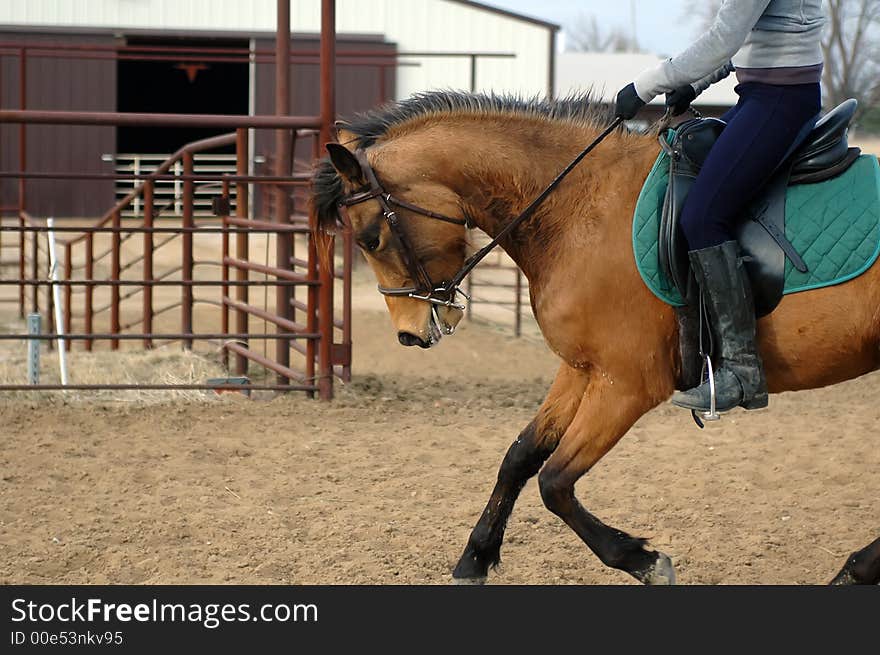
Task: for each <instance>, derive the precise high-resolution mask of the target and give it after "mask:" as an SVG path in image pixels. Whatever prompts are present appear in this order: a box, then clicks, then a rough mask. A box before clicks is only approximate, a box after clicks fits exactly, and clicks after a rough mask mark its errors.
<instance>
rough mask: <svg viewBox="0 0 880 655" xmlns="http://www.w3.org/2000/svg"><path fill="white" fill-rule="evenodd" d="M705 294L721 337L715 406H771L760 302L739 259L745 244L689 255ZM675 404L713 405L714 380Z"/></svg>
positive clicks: (698, 408) (683, 395)
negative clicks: (758, 321) (758, 322)
mask: <svg viewBox="0 0 880 655" xmlns="http://www.w3.org/2000/svg"><path fill="white" fill-rule="evenodd" d="M688 255H689V257H690V260H691V267H692V268H693V271H694V275H695V276H696V278H697V282H698V283H699V285H700V289H701V291H702V292H703V299H704V302H705V303H706V308H707V310H708V313H709V320H710V321H711V323H712V326H713V327H714V328H715V333H716V334H717V335H718V337H719V338H720V340H721V353H720V354H721V358H720V360H718V362H717V368H716V369H715V409H716V411H719V412H727V411H729V410H731V409H733V408H734V407H736V406H737V405H739V406H742V407H744V408H746V409H761V408H762V407H766V406H767V380H766V378H765V377H764V367H763V365H762V364H761V356H760V354H759V353H758V348H757V345H756V343H755V303H754V300H753V298H752V290H751V285H750V282H749V279H748V275H747V274H746V271H745V269H744V268H743V263H742V260H740V259H739V256H738V255H739V244H738V243H737V242H736V241H726V242H725V243H722V244H721V245H720V246H712V247H711V248H703V249H702V250H692V251H691V252H690V253H688ZM672 403H673V404H674V405H678V406H679V407H684V408H686V409H693V410H696V411H698V412H708V411H710V409H711V394H710V390H709V383H708V381H707V382H704V383H703V384H701V385H700V386H698V387H694V388H693V389H690V390H688V391H683V392H677V393H676V394H675V395H673V396H672Z"/></svg>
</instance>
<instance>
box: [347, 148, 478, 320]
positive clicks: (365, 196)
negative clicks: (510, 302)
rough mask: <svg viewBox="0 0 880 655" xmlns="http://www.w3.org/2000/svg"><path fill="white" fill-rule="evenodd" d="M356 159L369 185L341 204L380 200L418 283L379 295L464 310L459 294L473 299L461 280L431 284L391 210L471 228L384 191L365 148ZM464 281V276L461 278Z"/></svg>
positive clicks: (350, 204)
mask: <svg viewBox="0 0 880 655" xmlns="http://www.w3.org/2000/svg"><path fill="white" fill-rule="evenodd" d="M355 157H357V160H358V163H359V164H360V166H361V171H362V172H363V174H364V179H365V180H366V182H367V188H365V189H364V190H363V191H360V192H357V193H354V194H352V195H350V196H348V197H347V198H344V199H343V200H342V201H341V202H340V203H339V204H341V205H342V206H343V207H351V206H353V205H359V204H361V203H363V202H366V201H368V200H373V199H375V200H376V201H378V203H379V206H380V207H381V208H382V216H384V217H385V222H386V223H388V228H389V229H390V230H391V234H393V235H394V237H395V238H396V239H397V241H398V243H400V257H401V259H403V264H404V266H405V267H406V270H407V272H408V273H409V276H410V277H411V278H412V280H413V282H414V283H415V285H414V286H411V287H383V286H382V285H381V284H380V285H379V293H381V294H383V295H385V296H398V297H400V296H404V297H407V298H414V299H415V300H422V301H424V302H428V303H431V304H432V305H441V306H444V307H455V308H456V309H464V305H462V304H461V303H458V302H456V296H457V294H459V293H460V294H462V295H463V296H464V297H465V298H467V299H468V300H470V298H468V296H467V294H465V293H464V292H463V291H462V290H461V289H460V288H459V284H460V283H461V282H460V281H459V282H458V283H457V284H455V285H454V286H450V285H449V283H446V282H444V283H442V284H439V285H436V284H434V283H433V282H432V281H431V276H430V275H428V272H427V271H426V270H425V267H424V266H423V265H422V262H421V260H420V259H419V258H418V256H417V255H416V252H415V249H414V248H413V245H412V242H411V241H410V240H409V237H408V236H407V234H406V232H405V231H404V229H403V226H402V225H401V224H400V218H399V217H398V216H397V212H395V211H394V209H392V205H394V206H397V207H402V208H403V209H408V210H409V211H411V212H413V213H415V214H420V215H422V216H426V217H428V218H433V219H434V220H438V221H443V222H445V223H452V224H453V225H461V226H462V227H468V222H467V220H466V219H463V218H452V217H451V216H444V215H443V214H438V213H437V212H434V211H431V210H430V209H425V208H424V207H419V206H418V205H414V204H412V203H409V202H406V201H405V200H400V199H398V198H395V197H394V196H392V195H391V194H390V193H388V192H387V191H385V189H383V188H382V185H381V184H379V180H378V179H377V178H376V172H375V171H374V170H373V167H372V166H370V162H369V161H368V160H367V153H366V151H365V150H364V149H363V148H358V149H357V150H356V151H355ZM462 279H464V276H462Z"/></svg>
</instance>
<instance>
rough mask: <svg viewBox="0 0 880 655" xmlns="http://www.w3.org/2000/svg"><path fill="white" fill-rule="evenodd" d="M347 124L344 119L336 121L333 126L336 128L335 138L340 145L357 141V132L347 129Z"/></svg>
mask: <svg viewBox="0 0 880 655" xmlns="http://www.w3.org/2000/svg"><path fill="white" fill-rule="evenodd" d="M348 126H349V124H348V123H346V122H345V121H336V122H335V123H334V124H333V127H334V128H336V140H337V141H339V143H341V144H342V145H347V144H349V143H355V142H357V139H358V137H357V134H355V133H354V132H352V131H351V130H349V129H348Z"/></svg>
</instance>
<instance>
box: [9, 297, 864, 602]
mask: <svg viewBox="0 0 880 655" xmlns="http://www.w3.org/2000/svg"><path fill="white" fill-rule="evenodd" d="M370 286H371V285H369V284H367V283H366V282H365V283H364V285H363V292H362V293H359V294H358V298H359V302H358V303H356V313H355V318H356V322H355V326H356V328H355V372H356V378H355V382H354V383H353V384H351V385H350V386H349V387H347V388H343V389H340V390H339V393H338V398H337V400H336V401H334V402H333V403H331V404H322V403H319V402H316V401H309V400H307V399H304V398H301V397H296V396H289V397H282V398H277V399H274V400H271V401H248V400H245V399H242V398H240V397H235V396H231V395H226V396H223V397H222V398H211V397H205V398H204V399H200V398H196V399H195V400H194V399H191V398H190V399H172V400H165V401H157V400H156V399H155V398H151V400H150V401H149V402H143V401H131V400H126V401H122V400H112V399H98V400H95V399H91V400H88V399H83V398H81V397H78V396H74V397H72V398H70V399H67V400H65V399H63V398H60V397H58V396H55V397H52V398H49V399H46V398H39V397H21V396H19V397H12V396H6V397H4V398H3V399H0V426H2V428H0V469H2V478H0V535H2V536H0V582H2V583H20V582H24V583H55V584H64V583H138V584H158V583H343V584H348V583H437V584H444V583H447V582H449V580H450V571H451V569H452V567H453V566H454V564H455V562H456V559H457V557H458V555H459V554H460V552H461V549H462V548H463V546H464V544H465V541H466V539H467V536H468V533H469V530H470V528H471V527H472V524H473V522H474V521H475V520H476V518H477V517H478V516H479V513H480V512H481V510H482V508H483V505H484V503H485V501H486V499H487V497H488V494H489V491H490V490H491V487H492V483H493V482H494V478H495V474H496V470H497V466H498V464H499V462H500V460H501V458H502V456H503V454H504V451H505V449H506V447H507V445H508V444H509V443H510V442H511V440H512V439H513V438H514V437H515V436H516V433H517V431H518V430H519V428H521V427H522V426H523V425H525V424H526V422H527V421H528V420H529V418H530V417H531V415H532V414H533V412H534V411H535V409H536V408H537V407H538V405H539V403H540V402H541V399H542V395H543V394H544V392H545V390H546V387H547V385H548V383H549V381H550V380H551V378H552V375H553V372H554V370H555V366H556V363H555V361H554V357H553V356H551V355H550V354H549V353H548V351H547V350H546V348H545V347H544V346H543V345H542V344H541V343H539V342H536V341H533V340H530V339H524V340H515V339H512V338H510V337H509V336H507V334H508V331H507V330H501V329H499V328H493V327H491V326H487V325H478V324H469V325H465V326H463V328H462V329H461V330H460V332H459V333H458V334H456V335H455V336H454V337H452V338H447V339H444V341H443V342H442V344H441V345H440V347H439V348H437V349H435V350H432V351H429V352H423V351H419V350H413V349H404V348H402V347H400V346H398V345H397V344H396V340H395V336H394V333H393V331H392V330H391V326H390V322H389V320H388V318H387V315H386V314H385V313H384V312H382V311H381V308H380V307H379V305H378V304H377V302H376V301H377V299H376V298H375V297H373V295H372V294H374V293H375V292H374V291H372V290H370V288H369V287H370ZM19 348H21V346H19ZM13 354H14V353H11V351H9V350H7V351H5V352H4V354H3V355H0V356H5V357H7V358H9V357H11V356H13ZM50 361H51V360H50ZM878 398H880V375H877V374H875V375H872V376H868V377H865V378H863V379H861V380H857V381H853V382H850V383H847V384H844V385H840V386H837V387H835V388H831V389H825V390H819V391H811V392H805V393H797V394H784V395H781V396H777V397H774V398H773V399H772V409H771V410H770V411H765V412H760V413H753V414H749V415H746V414H745V413H733V414H731V415H730V416H729V417H728V418H727V419H726V420H725V421H723V422H722V423H721V424H719V425H713V426H711V427H710V428H709V429H707V430H705V431H703V432H700V431H699V430H697V429H696V428H695V427H694V426H693V424H692V422H691V420H690V417H689V416H688V415H687V413H685V412H682V411H676V410H674V408H672V407H670V406H664V407H660V408H658V409H657V410H655V411H654V412H653V413H651V414H650V415H648V416H646V417H644V418H643V419H642V420H641V421H640V422H639V423H638V424H637V425H636V427H635V428H634V429H633V430H632V432H631V433H630V434H629V435H628V436H627V437H626V438H625V439H624V440H623V441H622V442H621V444H620V445H619V446H618V447H617V448H616V449H615V450H614V451H612V453H611V454H610V455H609V456H608V457H607V458H606V459H605V460H603V461H602V462H601V463H600V464H599V465H598V466H597V467H596V469H595V470H594V471H593V472H592V473H590V474H589V476H587V477H586V478H585V479H584V480H583V481H582V482H581V483H580V484H579V486H578V493H579V496H580V497H581V499H582V500H583V502H584V503H585V505H586V506H587V507H588V508H590V509H591V510H593V511H594V512H595V513H596V514H598V515H599V516H600V517H601V518H603V519H604V520H606V521H607V522H609V523H611V524H612V525H615V526H618V527H621V528H623V529H626V530H629V531H631V532H632V533H634V534H637V535H643V536H648V537H650V538H651V539H652V543H653V544H655V545H656V546H657V547H658V548H661V549H662V550H664V551H666V552H668V553H669V554H670V555H671V556H672V557H673V559H674V560H675V563H676V565H677V567H678V571H679V579H680V582H682V583H691V584H693V583H698V584H699V583H702V584H716V583H817V582H824V581H827V580H828V579H829V578H830V577H831V576H832V575H833V574H834V573H836V571H837V570H838V569H839V567H840V566H841V565H842V563H843V561H844V558H845V557H846V555H847V554H848V553H849V552H851V551H852V550H853V549H855V548H856V547H861V546H863V545H865V544H867V543H868V542H869V541H871V540H872V539H874V538H876V537H877V535H878V534H880V504H878V502H877V496H878V489H880V453H878V448H877V426H878V419H880V410H878V402H877V401H878ZM503 557H504V561H503V563H502V566H501V568H500V569H499V571H498V572H497V573H496V574H495V575H493V576H492V578H491V581H492V582H494V583H578V584H580V583H586V584H594V583H615V584H616V583H629V582H631V580H630V579H629V578H628V577H627V576H626V575H624V574H622V573H619V572H616V571H610V570H607V569H605V568H604V567H603V566H602V565H601V564H600V563H599V562H598V561H597V559H596V558H595V557H594V556H593V555H592V554H591V553H590V552H589V551H588V550H587V548H586V547H585V546H584V545H583V544H582V543H581V542H580V541H579V540H578V538H577V537H576V536H575V535H574V534H573V533H572V532H571V531H570V530H569V529H568V528H567V527H565V526H564V525H563V524H562V523H561V522H560V521H559V520H558V519H556V518H555V517H553V516H552V515H551V514H550V513H549V512H547V511H546V510H545V509H544V508H543V507H542V505H541V503H540V498H539V495H538V490H537V486H536V484H535V482H534V481H532V482H530V483H529V485H528V486H527V487H526V488H525V490H524V492H523V495H522V497H521V500H520V502H519V505H518V506H517V509H516V510H515V512H514V515H513V518H512V520H511V521H510V525H509V529H508V537H507V540H506V542H505V547H504V549H503Z"/></svg>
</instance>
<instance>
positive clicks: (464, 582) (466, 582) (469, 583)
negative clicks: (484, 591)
mask: <svg viewBox="0 0 880 655" xmlns="http://www.w3.org/2000/svg"><path fill="white" fill-rule="evenodd" d="M452 584H454V585H460V586H463V587H479V586H482V585H484V584H486V576H483V577H476V578H456V577H453V578H452Z"/></svg>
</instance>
